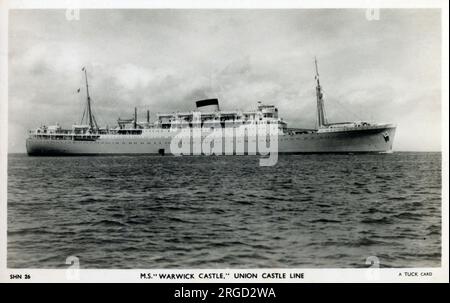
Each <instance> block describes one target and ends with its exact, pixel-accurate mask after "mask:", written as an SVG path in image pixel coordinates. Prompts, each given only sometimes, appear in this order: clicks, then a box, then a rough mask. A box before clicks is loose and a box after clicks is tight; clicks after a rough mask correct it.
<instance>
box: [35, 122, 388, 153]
mask: <svg viewBox="0 0 450 303" xmlns="http://www.w3.org/2000/svg"><path fill="white" fill-rule="evenodd" d="M172 136H173V133H172V132H170V131H169V130H160V131H158V132H156V133H155V132H152V133H150V132H149V133H147V132H145V133H143V134H142V135H101V136H100V138H99V139H98V140H96V141H77V140H55V139H42V138H28V139H27V141H26V147H27V152H28V154H29V155H44V156H45V155H106V154H166V155H170V154H171V151H170V143H171V140H172ZM394 136H395V126H390V125H385V126H379V127H371V128H367V129H360V130H351V131H336V132H323V133H321V132H312V133H304V134H292V135H291V134H283V135H279V136H278V152H279V153H368V152H390V151H392V144H393V141H394ZM224 141H226V140H224ZM237 141H239V142H237ZM243 141H244V144H245V146H246V147H245V151H247V140H246V139H243ZM233 142H234V144H233V146H234V148H233V151H234V154H236V144H242V139H238V138H234V139H233ZM191 150H192V146H191ZM238 154H239V153H238Z"/></svg>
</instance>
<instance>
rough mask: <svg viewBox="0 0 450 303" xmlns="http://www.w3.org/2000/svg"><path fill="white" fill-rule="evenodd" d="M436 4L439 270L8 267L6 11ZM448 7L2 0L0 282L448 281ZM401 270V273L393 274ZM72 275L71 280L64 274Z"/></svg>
mask: <svg viewBox="0 0 450 303" xmlns="http://www.w3.org/2000/svg"><path fill="white" fill-rule="evenodd" d="M74 7H76V8H105V9H106V8H134V9H138V8H175V9H182V8H236V9H237V8H369V7H370V8H441V11H442V65H441V66H442V70H441V72H442V83H441V88H442V94H441V97H442V101H441V104H442V128H441V129H442V138H441V142H442V143H441V144H442V185H443V189H442V263H441V267H440V268H408V269H405V268H401V269H395V268H389V269H376V268H374V269H303V268H300V269H293V268H291V269H273V268H272V269H251V270H240V269H215V270H211V269H183V270H167V269H132V270H112V269H106V270H105V269H98V270H94V269H82V270H79V271H78V272H76V275H75V276H74V275H71V274H73V272H69V270H66V269H45V270H44V269H20V270H16V269H8V268H6V256H7V241H6V239H7V150H8V115H7V113H8V82H7V80H8V10H9V9H33V8H74ZM448 20H449V6H448V2H447V0H428V1H426V0H413V1H401V0H389V1H387V0H379V1H375V0H365V1H357V0H340V1H332V0H303V1H295V0H279V1H270V0H264V1H255V0H240V1H237V0H234V1H226V0H216V1H211V0H197V1H193V0H192V1H182V0H152V1H144V0H134V1H125V0H104V1H88V0H78V1H77V0H66V1H61V0H48V1H40V2H37V1H32V0H22V1H19V0H11V1H8V0H3V1H0V101H1V102H0V142H1V144H0V174H1V175H0V180H1V182H0V197H1V200H0V231H1V232H0V282H11V281H12V282H155V283H159V282H184V283H189V282H262V283H264V282H393V283H397V282H401V283H403V282H420V283H427V282H447V283H448V282H449V246H448V239H449V220H448V214H449V204H448V202H449V195H448V194H449V191H448V184H449V178H448V175H449V171H448V169H449V168H448V163H449V162H448V161H449V158H448V150H449V149H448V148H449V144H448V143H449V141H448V136H449V133H448V132H449V128H448V127H449V118H448V113H449V105H448V100H449V91H448V87H449V86H448V83H449V82H448V81H449V70H448V66H449V60H448V58H449V57H448V50H449V44H448V34H449V33H448V28H449V22H448ZM205 272H216V273H222V274H224V275H225V279H217V280H215V279H200V278H199V274H200V273H205ZM238 272H248V273H258V279H244V280H239V279H234V278H233V274H234V273H238ZM267 272H279V273H286V274H287V276H289V274H290V273H293V272H296V273H303V274H304V278H303V279H281V280H280V279H262V278H261V275H262V274H263V273H267ZM405 272H417V273H418V274H419V276H418V277H405V276H404V273H405ZM430 272H431V273H432V276H421V274H423V273H430ZM143 273H150V275H152V276H153V275H154V274H155V275H158V274H159V273H192V274H194V276H195V279H194V280H164V279H162V280H161V279H159V278H158V277H157V276H154V278H152V279H143V278H141V274H143ZM400 273H402V276H399V274H400ZM10 274H22V275H25V274H29V275H31V279H29V280H25V279H22V280H10ZM71 277H72V278H75V280H71V279H69V278H71Z"/></svg>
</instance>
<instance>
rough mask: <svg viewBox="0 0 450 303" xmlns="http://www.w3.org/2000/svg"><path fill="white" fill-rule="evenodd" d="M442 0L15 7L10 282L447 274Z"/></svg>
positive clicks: (418, 278) (10, 67) (6, 138)
mask: <svg viewBox="0 0 450 303" xmlns="http://www.w3.org/2000/svg"><path fill="white" fill-rule="evenodd" d="M370 2H371V1H366V2H365V3H362V5H364V4H366V6H370V5H367V3H369V4H370ZM192 3H195V2H194V1H192ZM123 5H126V3H123ZM66 6H67V5H66ZM444 10H445V12H444ZM447 10H448V6H447V7H444V6H443V7H442V8H441V7H423V6H421V7H413V6H411V7H404V8H401V7H399V8H390V7H379V8H376V7H367V8H366V7H354V8H348V7H342V8H337V7H332V8H330V7H308V8H302V7H300V6H299V7H291V8H289V7H287V8H286V7H279V8H267V7H264V6H263V7H241V8H239V7H230V8H227V7H222V6H219V7H217V8H211V7H209V8H208V7H205V8H197V7H195V6H193V7H191V8H189V7H176V6H174V7H162V8H161V7H140V8H136V7H132V8H131V7H130V8H127V7H77V3H73V5H71V6H69V7H53V6H49V7H27V6H26V5H25V6H24V7H20V6H19V7H14V6H13V7H9V8H8V9H7V12H6V13H5V14H6V16H7V30H4V29H2V31H3V35H4V36H5V37H6V39H7V49H6V52H5V53H3V52H2V65H1V67H2V70H4V71H5V73H3V75H6V77H7V79H5V81H6V80H7V82H5V81H4V79H3V78H2V82H3V83H2V89H3V88H4V89H6V91H4V90H2V92H5V93H4V94H3V97H5V98H6V99H4V98H2V100H1V101H2V102H1V104H2V107H1V109H2V119H3V117H4V118H5V119H3V120H2V121H4V123H3V122H2V123H3V124H2V137H1V143H2V146H3V147H2V148H3V151H4V156H3V154H2V161H3V162H2V165H1V168H2V171H4V174H3V177H2V179H1V180H2V184H1V186H2V187H3V189H2V190H3V191H4V192H2V196H1V199H2V211H3V210H4V211H5V213H4V216H3V217H2V220H3V219H4V220H5V222H2V224H1V228H0V229H1V230H2V232H3V231H4V236H5V239H3V240H4V241H3V242H4V243H1V244H2V251H4V252H5V254H6V255H5V256H2V258H4V260H2V262H4V263H2V264H4V265H5V269H6V270H5V273H6V274H5V275H3V276H2V277H1V279H2V281H9V282H14V280H16V281H17V280H24V279H30V280H31V282H33V279H35V280H34V281H45V280H52V279H58V280H62V281H66V280H71V279H72V280H77V279H78V280H80V279H81V280H83V279H87V280H89V279H90V276H89V275H90V274H89V273H91V272H92V275H94V276H95V273H99V274H98V275H97V276H95V278H93V277H94V276H91V278H92V279H94V280H96V281H97V280H98V281H108V279H117V280H120V279H129V281H142V280H152V279H153V280H158V281H163V282H164V281H165V280H167V279H169V280H171V279H174V277H175V278H176V279H180V280H184V279H193V280H194V281H197V282H211V281H217V280H219V281H230V280H231V281H236V280H237V281H243V282H256V281H261V280H264V281H276V280H283V279H284V280H286V281H291V282H303V281H320V280H321V279H329V280H330V281H334V282H340V280H339V279H341V278H342V279H343V280H342V281H359V282H371V281H379V280H380V279H381V280H383V279H385V280H386V281H392V282H411V281H413V282H442V281H447V282H448V162H447V161H448V49H445V48H444V47H443V45H444V44H446V46H447V47H448V28H445V29H444V28H443V24H444V23H443V18H448V11H447ZM5 14H3V15H5ZM3 15H2V16H3ZM445 16H446V17H445ZM446 22H447V25H448V20H446ZM444 30H445V31H446V32H447V35H446V38H445V39H446V41H445V40H444V38H443V37H444V36H443V31H444ZM444 50H445V52H444ZM444 62H447V65H446V66H444ZM4 64H6V66H5V65H4ZM446 79H447V81H445V80H446ZM445 96H446V97H447V98H446V97H445ZM444 103H447V104H444ZM444 106H445V108H447V110H446V111H444ZM3 126H4V127H3ZM444 138H445V139H444ZM445 180H446V181H447V182H444V181H445ZM3 181H5V182H3ZM445 210H446V212H445ZM346 269H351V270H355V273H357V276H348V275H343V276H342V277H341V278H340V272H341V271H342V270H346ZM404 269H413V270H411V271H408V272H407V271H406V270H404ZM445 269H446V274H444V271H445ZM37 270H43V271H42V272H41V271H37ZM54 270H59V271H56V273H58V274H57V275H56V276H57V277H58V278H55V276H51V275H50V274H48V275H45V272H48V273H52V272H53V271H54ZM71 270H72V271H71ZM84 270H92V271H90V272H89V273H87V272H86V271H84ZM102 270H127V271H126V272H130V273H131V272H134V271H136V270H138V271H137V273H136V275H134V276H132V275H131V276H132V277H129V278H125V277H124V276H116V275H114V274H111V276H108V277H107V275H101V274H100V273H102ZM308 270H312V272H311V273H309V272H308ZM315 270H317V271H315ZM327 271H328V272H329V273H330V274H327ZM113 272H114V271H113ZM206 272H208V273H209V274H205V273H206ZM414 272H415V274H414ZM405 273H406V275H405ZM71 275H72V276H71ZM133 279H134V280H133ZM308 279H310V280H308ZM377 279H378V280H377ZM147 282H151V281H147Z"/></svg>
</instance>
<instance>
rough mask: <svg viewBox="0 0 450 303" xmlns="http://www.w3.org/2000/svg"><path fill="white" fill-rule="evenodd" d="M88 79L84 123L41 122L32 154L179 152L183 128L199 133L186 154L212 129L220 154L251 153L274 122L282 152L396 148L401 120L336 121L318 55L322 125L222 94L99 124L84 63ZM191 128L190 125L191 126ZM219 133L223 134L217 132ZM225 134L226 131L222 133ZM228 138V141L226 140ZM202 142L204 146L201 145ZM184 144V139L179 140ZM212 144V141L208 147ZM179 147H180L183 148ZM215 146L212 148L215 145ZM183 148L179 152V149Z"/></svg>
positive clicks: (30, 141) (32, 135) (31, 139)
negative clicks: (222, 104) (179, 108)
mask: <svg viewBox="0 0 450 303" xmlns="http://www.w3.org/2000/svg"><path fill="white" fill-rule="evenodd" d="M82 71H83V72H84V76H85V82H86V83H85V84H86V96H87V98H86V105H85V109H84V112H83V115H82V119H81V123H80V124H79V125H73V126H72V128H71V129H63V128H61V126H60V125H58V124H56V125H52V126H41V127H39V128H37V129H34V130H31V131H29V136H28V138H27V140H26V148H27V153H28V155H32V156H50V155H51V156H56V155H103V154H157V155H158V154H159V155H164V154H176V153H175V152H174V151H173V150H174V148H173V147H174V144H173V142H172V141H173V140H174V138H175V137H176V136H177V135H178V134H179V133H180V132H181V131H182V130H183V131H184V133H185V134H190V135H192V134H194V133H198V132H197V130H199V129H201V130H206V132H205V131H203V132H202V133H201V134H200V137H199V139H200V140H196V139H195V136H193V137H191V138H189V139H188V140H182V141H183V142H181V143H180V144H185V145H184V149H183V150H184V152H183V153H181V154H182V155H189V154H194V155H195V154H207V153H206V152H205V150H204V148H203V149H202V146H203V147H204V145H202V141H203V140H205V138H206V137H208V133H210V132H211V131H215V132H217V131H218V132H219V133H220V134H221V137H222V138H221V141H214V140H213V143H212V144H213V145H214V144H217V142H219V144H220V147H219V148H217V147H218V146H216V148H214V154H217V155H218V154H223V155H240V154H242V155H247V154H257V153H258V150H255V151H254V150H252V149H251V148H250V147H251V146H254V145H252V142H254V141H257V139H256V137H255V136H254V135H252V134H254V132H253V130H255V129H257V128H258V127H261V126H264V125H265V126H268V125H270V126H271V127H272V128H275V129H276V137H275V138H276V140H277V141H276V143H277V145H276V146H277V152H278V153H368V152H376V153H380V152H390V151H392V144H393V139H394V135H395V129H396V127H395V125H393V124H382V123H369V122H365V121H354V122H338V123H331V122H329V121H328V120H327V118H326V116H325V110H324V99H323V93H322V87H321V84H320V81H319V72H318V68H317V60H316V61H315V71H316V73H315V81H316V102H317V128H315V129H300V128H288V127H287V124H286V122H284V121H283V119H282V118H280V117H279V115H278V109H277V108H276V107H275V106H274V105H264V104H262V103H260V102H258V105H257V108H256V110H251V111H224V110H220V108H219V101H218V99H206V100H199V101H197V102H196V109H195V110H193V111H191V112H177V113H167V114H158V115H157V117H156V120H155V121H153V122H150V114H149V111H147V117H146V118H147V119H146V120H145V121H138V117H137V111H136V108H135V110H134V117H132V118H130V119H120V118H119V119H118V121H117V126H116V127H114V128H109V127H99V125H98V124H97V121H96V119H95V116H94V114H93V112H92V102H91V98H90V95H89V85H88V76H87V70H86V68H83V69H82ZM186 130H187V131H186ZM216 137H217V136H216ZM219 137H220V136H219ZM227 142H228V145H227V146H225V145H226V143H227ZM196 144H197V145H198V144H200V148H197V147H196ZM176 146H177V147H179V145H176ZM209 147H211V146H210V145H209V143H208V148H209ZM177 150H178V149H177ZM221 150H222V151H223V152H222V153H221V152H220V151H221ZM209 151H210V150H209ZM178 154H179V153H178Z"/></svg>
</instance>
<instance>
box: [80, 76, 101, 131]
mask: <svg viewBox="0 0 450 303" xmlns="http://www.w3.org/2000/svg"><path fill="white" fill-rule="evenodd" d="M81 70H82V71H84V77H85V79H86V96H87V107H86V111H87V119H88V122H89V126H90V127H91V130H98V126H97V121H95V117H94V114H93V113H92V109H91V97H90V96H89V84H88V77H87V70H86V68H85V67H83V68H82V69H81Z"/></svg>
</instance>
